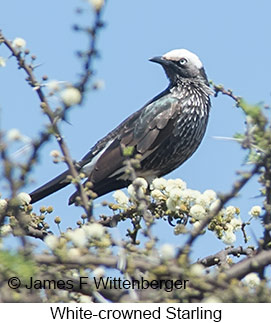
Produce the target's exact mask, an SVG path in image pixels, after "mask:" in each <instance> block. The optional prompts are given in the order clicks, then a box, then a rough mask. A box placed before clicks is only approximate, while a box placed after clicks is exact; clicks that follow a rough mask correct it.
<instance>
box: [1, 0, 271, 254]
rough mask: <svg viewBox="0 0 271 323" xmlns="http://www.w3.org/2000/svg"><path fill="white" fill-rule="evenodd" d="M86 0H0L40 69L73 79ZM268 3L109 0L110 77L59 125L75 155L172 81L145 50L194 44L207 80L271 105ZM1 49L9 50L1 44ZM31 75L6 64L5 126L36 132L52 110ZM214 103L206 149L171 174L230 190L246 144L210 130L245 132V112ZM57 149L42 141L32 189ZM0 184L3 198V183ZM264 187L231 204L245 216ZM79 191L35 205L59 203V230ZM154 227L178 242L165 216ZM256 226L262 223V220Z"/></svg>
mask: <svg viewBox="0 0 271 323" xmlns="http://www.w3.org/2000/svg"><path fill="white" fill-rule="evenodd" d="M81 5H82V6H84V7H86V3H85V1H81V0H72V1H65V0H59V1H52V0H50V1H46V2H45V1H41V2H40V1H34V0H28V1H18V0H17V1H16V0H9V1H5V3H4V4H3V5H2V6H1V12H0V21H1V25H0V28H1V29H2V30H3V32H4V34H5V35H6V36H7V37H8V38H10V39H14V38H15V37H23V38H24V39H25V40H26V41H27V47H28V48H29V49H30V50H31V53H33V54H35V55H37V57H38V59H37V62H38V63H42V65H41V66H40V67H39V69H38V70H37V73H38V75H40V76H41V75H44V74H47V75H48V76H49V77H50V79H55V80H63V81H64V80H65V81H71V82H74V81H76V80H77V75H78V74H77V73H78V71H80V61H79V60H78V59H77V57H76V55H75V51H76V50H78V49H84V48H85V46H86V39H85V37H84V36H83V35H81V34H78V33H75V32H74V31H72V28H71V26H72V25H73V24H74V23H82V24H86V23H87V22H88V21H89V19H90V16H89V15H76V14H75V13H74V9H75V8H76V7H78V6H81ZM270 12H271V3H270V1H267V0H266V1H257V3H256V2H254V1H233V0H228V1H227V2H218V1H211V0H206V1H199V0H198V1H180V0H167V1H157V0H148V1H146V0H130V1H127V0H118V1H109V2H108V5H107V6H106V10H105V13H104V21H105V22H106V28H105V29H103V30H102V32H101V33H100V36H99V43H98V48H99V50H100V54H101V58H100V59H99V60H97V61H96V64H95V69H96V70H97V74H96V76H95V78H96V79H97V80H100V79H102V80H104V82H105V88H104V89H103V90H100V91H98V92H95V93H94V92H92V93H89V95H88V99H87V100H86V102H85V104H84V106H82V107H78V108H75V109H73V110H72V111H71V112H70V114H69V121H70V123H71V125H69V124H63V126H62V131H63V135H64V136H65V139H66V141H67V143H68V146H69V148H70V151H71V153H72V156H73V158H74V159H80V158H81V157H82V156H83V155H84V154H85V153H86V152H87V150H88V149H89V148H90V147H91V146H92V145H93V144H95V142H96V141H97V140H98V139H100V138H101V137H103V136H104V135H105V134H107V133H108V132H109V131H110V130H111V129H113V128H114V127H115V126H117V125H118V124H119V123H120V122H121V121H122V120H123V119H124V118H126V117H127V116H128V115H129V114H131V113H132V112H134V111H136V110H137V109H139V108H140V107H141V106H143V105H144V104H145V103H146V101H148V100H149V99H151V98H152V97H154V96H155V95H156V94H158V93H159V92H161V91H162V90H163V89H164V88H165V87H166V86H167V79H166V77H165V75H164V72H163V70H162V69H161V67H160V66H158V65H156V64H153V63H151V62H149V61H148V59H149V58H150V57H153V56H156V55H161V54H164V53H165V52H167V51H169V50H171V49H175V48H187V49H189V50H191V51H193V52H195V53H196V54H197V55H198V56H199V57H200V59H201V60H202V62H203V63H204V66H205V69H206V72H207V75H208V77H209V79H211V80H213V81H214V82H215V83H218V84H224V85H225V87H226V88H231V89H233V90H234V92H235V93H236V94H238V95H241V96H243V97H244V98H245V99H246V100H247V101H248V102H250V103H257V102H261V101H264V102H265V103H267V104H270V89H271V86H270V70H271V60H270V57H271V55H270V54H271V53H270V52H271V42H270V30H271V21H270ZM0 56H5V57H7V56H8V52H7V51H6V50H5V49H3V48H2V47H0ZM24 78H25V75H24V73H23V71H18V70H17V66H16V63H15V60H14V59H10V60H8V62H7V66H6V67H5V68H4V69H1V70H0V84H1V87H0V125H1V129H3V130H8V129H10V128H17V129H19V130H20V131H21V132H22V133H23V134H25V135H27V136H29V137H34V136H35V135H36V134H37V132H38V131H39V129H40V127H41V126H42V125H44V124H46V123H47V119H46V118H45V117H44V116H43V115H42V114H41V113H40V109H39V101H38V99H37V97H36V95H35V93H33V90H32V89H31V88H30V87H29V86H28V85H27V84H26V82H25V81H24ZM212 105H213V107H212V111H211V115H210V121H209V126H208V129H207V133H206V136H205V138H204V140H203V142H202V144H201V146H200V148H199V149H198V151H197V152H196V153H195V154H194V155H193V157H192V158H190V159H189V161H187V162H186V163H185V164H184V165H182V166H181V167H180V168H178V169H177V170H175V171H174V172H172V173H171V174H170V175H168V176H167V178H177V177H180V178H182V179H183V180H185V181H186V182H187V183H188V187H190V188H193V189H198V190H200V191H204V190H205V189H214V190H216V191H219V192H227V191H228V190H229V189H230V188H231V185H232V183H233V180H234V179H235V178H236V174H235V171H236V170H238V169H241V168H242V166H241V164H242V163H243V162H244V157H245V153H244V151H242V150H241V148H240V147H239V146H238V145H237V144H236V143H233V142H230V141H221V140H217V139H214V138H213V137H214V136H226V137H232V136H233V135H234V133H236V132H238V131H239V132H242V131H243V129H244V117H243V113H242V111H241V110H240V109H237V108H235V107H234V104H233V101H232V100H230V99H229V98H227V97H222V96H219V97H218V98H213V99H212ZM57 148H58V146H57V143H56V142H55V141H54V140H51V141H50V143H48V144H47V145H46V147H44V148H43V149H42V155H41V158H40V161H39V164H38V165H37V166H36V168H35V171H34V172H33V179H35V181H36V183H35V184H31V185H29V186H28V187H27V189H29V190H31V189H34V188H35V187H36V186H38V185H40V184H43V183H44V182H46V181H47V180H48V179H50V178H51V177H53V176H55V175H57V174H58V173H59V172H60V171H62V170H63V169H64V168H65V165H55V164H53V163H52V162H51V157H50V156H49V153H50V151H51V150H53V149H57ZM0 185H1V186H0V190H1V191H2V195H3V196H4V197H5V191H4V186H3V183H2V182H1V183H0ZM258 188H259V186H258V184H257V182H256V181H255V180H254V181H252V182H251V184H250V185H248V186H247V188H246V189H244V190H242V192H241V196H240V197H239V198H237V199H236V200H235V201H234V203H233V204H234V205H235V206H239V207H240V208H241V211H242V213H241V216H242V218H243V219H244V220H245V219H248V214H247V213H248V211H249V210H250V208H251V206H252V205H255V204H258V203H260V200H259V199H255V198H254V196H255V195H257V194H258ZM72 192H73V187H70V188H67V189H64V190H62V191H60V192H58V193H56V194H54V195H52V196H51V197H49V198H47V199H45V200H44V201H42V202H41V203H39V204H37V206H36V207H37V209H38V205H44V204H46V205H54V207H55V212H54V215H53V216H52V219H51V221H49V222H50V223H51V224H52V229H53V230H55V229H56V228H55V226H54V223H53V218H54V217H55V216H57V215H60V216H61V217H62V219H63V224H62V225H63V228H65V227H66V226H74V224H75V222H76V220H77V219H78V217H79V215H80V214H81V210H79V209H75V208H73V207H68V206H67V200H68V197H69V195H70V193H72ZM104 199H105V198H102V199H101V200H104ZM106 199H110V195H109V196H108V197H106ZM101 200H100V201H101ZM97 212H98V210H97ZM102 212H106V210H102ZM75 219H76V220H75ZM157 230H158V231H157V232H158V235H159V236H160V237H161V238H160V242H161V243H165V242H171V243H174V244H175V245H179V240H178V239H179V237H177V238H176V237H172V228H170V227H169V226H168V225H167V224H166V223H164V222H163V221H160V223H159V225H158V226H157ZM253 230H255V232H256V231H257V225H256V224H255V225H254V227H253ZM162 232H163V234H161V233H162ZM250 233H251V232H249V234H250ZM121 234H124V233H123V232H121ZM205 240H206V241H205V244H206V250H211V252H214V251H217V250H219V248H221V247H223V245H222V244H219V243H216V244H213V243H214V242H215V241H216V240H215V239H214V238H213V237H212V235H208V238H206V239H205ZM205 244H204V246H205ZM196 254H198V255H199V254H201V255H202V252H199V253H197V252H196Z"/></svg>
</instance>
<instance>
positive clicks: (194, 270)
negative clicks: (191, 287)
mask: <svg viewBox="0 0 271 323" xmlns="http://www.w3.org/2000/svg"><path fill="white" fill-rule="evenodd" d="M190 272H191V274H193V275H195V276H202V275H203V274H204V266H203V265H201V264H193V265H192V266H191V268H190Z"/></svg>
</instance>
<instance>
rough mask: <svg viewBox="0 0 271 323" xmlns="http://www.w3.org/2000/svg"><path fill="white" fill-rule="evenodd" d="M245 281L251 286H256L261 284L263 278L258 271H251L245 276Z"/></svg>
mask: <svg viewBox="0 0 271 323" xmlns="http://www.w3.org/2000/svg"><path fill="white" fill-rule="evenodd" d="M243 282H244V284H246V285H248V286H249V287H250V288H255V287H257V286H258V285H259V284H260V282H261V280H260V278H259V276H258V275H257V274H256V273H249V274H247V275H246V276H245V277H244V278H243Z"/></svg>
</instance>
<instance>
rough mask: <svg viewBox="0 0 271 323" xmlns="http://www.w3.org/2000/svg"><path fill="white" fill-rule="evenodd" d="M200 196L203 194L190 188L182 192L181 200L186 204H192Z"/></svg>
mask: <svg viewBox="0 0 271 323" xmlns="http://www.w3.org/2000/svg"><path fill="white" fill-rule="evenodd" d="M200 195H201V193H200V192H199V191H197V190H191V189H190V188H188V189H185V190H183V191H182V193H181V199H182V200H183V201H184V202H187V203H191V202H195V201H196V199H197V198H198V197H199V196H200Z"/></svg>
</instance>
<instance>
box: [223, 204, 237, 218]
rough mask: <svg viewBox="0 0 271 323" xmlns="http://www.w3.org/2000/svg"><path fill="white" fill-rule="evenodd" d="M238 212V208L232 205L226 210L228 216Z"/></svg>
mask: <svg viewBox="0 0 271 323" xmlns="http://www.w3.org/2000/svg"><path fill="white" fill-rule="evenodd" d="M235 213H236V208H235V207H234V206H232V205H230V206H228V207H227V208H226V210H225V214H226V215H227V216H234V215H235Z"/></svg>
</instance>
